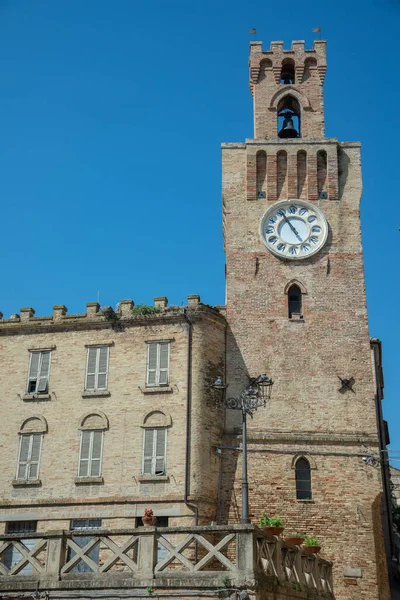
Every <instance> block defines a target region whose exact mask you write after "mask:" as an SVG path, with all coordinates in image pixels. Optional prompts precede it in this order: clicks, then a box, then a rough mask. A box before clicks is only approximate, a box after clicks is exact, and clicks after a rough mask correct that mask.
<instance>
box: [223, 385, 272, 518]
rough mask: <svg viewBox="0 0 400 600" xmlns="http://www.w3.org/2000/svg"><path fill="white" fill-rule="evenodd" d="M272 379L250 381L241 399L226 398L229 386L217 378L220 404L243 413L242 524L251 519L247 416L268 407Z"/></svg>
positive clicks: (251, 415)
mask: <svg viewBox="0 0 400 600" xmlns="http://www.w3.org/2000/svg"><path fill="white" fill-rule="evenodd" d="M273 383H274V382H273V381H272V379H270V378H269V377H268V376H267V375H265V374H264V375H259V376H258V377H255V378H253V379H250V382H249V385H248V386H247V387H246V388H245V389H244V390H243V391H242V392H241V394H240V396H239V398H226V388H227V387H228V386H227V385H225V384H224V382H223V381H222V377H217V379H216V381H215V383H214V385H213V386H212V387H213V388H214V389H216V390H219V391H220V392H221V399H220V402H221V404H222V405H223V406H225V407H226V408H230V409H232V410H240V411H242V517H241V519H240V522H241V523H250V518H249V482H248V478H247V415H250V417H253V414H254V412H255V411H256V410H257V408H259V407H260V406H266V404H267V400H269V399H270V398H271V388H272V385H273Z"/></svg>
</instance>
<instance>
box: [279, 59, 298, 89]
mask: <svg viewBox="0 0 400 600" xmlns="http://www.w3.org/2000/svg"><path fill="white" fill-rule="evenodd" d="M294 79H295V70H294V60H293V59H291V58H285V60H283V61H282V69H281V83H283V84H284V85H288V84H290V83H292V84H293V83H295V80H294Z"/></svg>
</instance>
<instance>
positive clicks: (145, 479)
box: [138, 475, 169, 483]
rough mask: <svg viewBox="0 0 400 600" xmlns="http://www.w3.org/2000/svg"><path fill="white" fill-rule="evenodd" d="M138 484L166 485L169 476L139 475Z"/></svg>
mask: <svg viewBox="0 0 400 600" xmlns="http://www.w3.org/2000/svg"><path fill="white" fill-rule="evenodd" d="M138 480H139V483H168V482H169V475H139V477H138Z"/></svg>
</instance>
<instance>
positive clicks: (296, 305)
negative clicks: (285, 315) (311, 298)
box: [288, 285, 301, 319]
mask: <svg viewBox="0 0 400 600" xmlns="http://www.w3.org/2000/svg"><path fill="white" fill-rule="evenodd" d="M288 309H289V319H292V318H293V315H294V314H296V315H301V290H300V288H299V287H298V286H297V285H292V286H291V288H290V289H289V291H288Z"/></svg>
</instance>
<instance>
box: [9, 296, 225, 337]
mask: <svg viewBox="0 0 400 600" xmlns="http://www.w3.org/2000/svg"><path fill="white" fill-rule="evenodd" d="M223 309H224V307H212V306H209V305H207V304H203V303H202V302H201V300H200V296H199V295H197V294H190V295H189V296H188V297H187V305H186V306H168V298H167V297H166V296H157V297H155V298H154V304H153V305H147V304H137V305H135V303H134V301H133V300H120V302H118V304H117V306H116V308H115V309H114V308H113V307H112V306H100V304H99V303H98V302H88V303H87V304H86V312H85V313H78V314H67V313H68V309H67V307H66V306H65V305H64V304H56V305H54V306H53V314H52V315H46V316H37V317H36V316H35V309H34V308H32V307H24V308H21V309H20V312H19V313H14V314H12V315H10V318H9V319H3V313H2V312H0V330H1V329H2V328H5V329H6V328H9V327H10V326H11V327H13V326H17V327H18V328H20V327H23V326H26V325H29V326H30V327H31V326H35V325H38V326H40V327H43V325H46V324H48V325H52V326H54V325H55V324H62V325H66V324H71V325H73V324H77V323H89V322H90V323H102V322H105V323H116V322H118V321H127V320H133V321H141V320H143V319H145V320H146V319H149V318H150V319H151V318H160V317H163V318H164V317H168V316H178V315H180V314H183V313H184V312H185V310H189V311H198V310H200V311H202V312H209V313H210V314H211V313H213V314H218V315H220V314H223Z"/></svg>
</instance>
